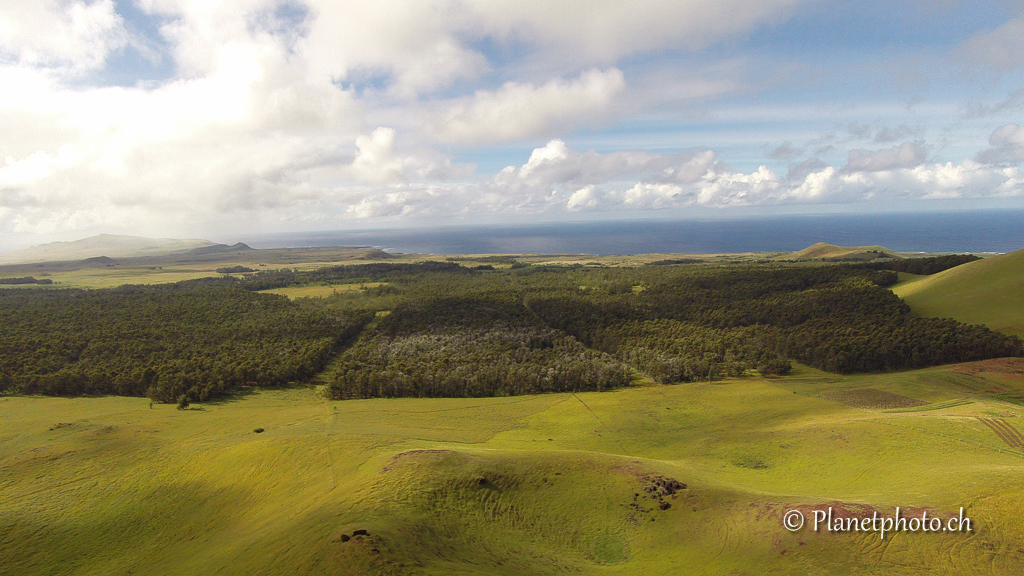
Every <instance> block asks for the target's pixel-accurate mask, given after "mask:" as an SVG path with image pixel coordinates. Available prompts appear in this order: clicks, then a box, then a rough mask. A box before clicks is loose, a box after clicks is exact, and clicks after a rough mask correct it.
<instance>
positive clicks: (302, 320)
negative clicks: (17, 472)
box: [0, 285, 370, 402]
mask: <svg viewBox="0 0 1024 576" xmlns="http://www.w3.org/2000/svg"><path fill="white" fill-rule="evenodd" d="M369 319H370V316H368V315H366V314H341V313H336V312H334V313H327V312H313V311H309V310H303V309H301V308H299V307H298V306H296V305H295V304H293V303H291V302H289V301H288V300H287V298H285V297H283V296H275V295H270V294H256V293H253V292H249V291H246V290H242V289H239V288H213V289H211V288H186V287H180V286H173V285H172V286H169V287H133V286H126V287H122V288H118V289H112V290H93V291H83V290H28V289H24V290H4V291H0V324H2V325H3V326H4V328H3V332H2V333H0V390H3V391H6V392H17V393H39V394H56V395H80V394H120V395H126V396H149V397H150V398H153V399H154V400H158V401H164V402H171V401H177V400H178V399H179V398H180V397H181V396H182V395H186V396H188V397H190V398H191V399H192V400H206V399H209V398H211V397H213V396H216V395H218V394H221V393H223V392H225V391H227V390H230V389H232V388H237V387H239V386H246V385H249V386H277V385H283V384H286V383H288V382H290V381H294V380H301V379H304V378H308V377H310V376H312V375H313V374H315V373H316V372H318V371H319V370H320V369H322V367H323V366H324V364H325V363H326V362H327V360H328V359H329V358H330V357H331V355H332V354H333V353H334V352H335V351H337V349H338V346H339V345H340V344H342V343H343V342H345V341H347V340H349V339H351V338H353V337H354V336H356V334H358V332H359V330H360V329H361V328H362V326H363V325H364V324H365V323H366V322H367V321H369Z"/></svg>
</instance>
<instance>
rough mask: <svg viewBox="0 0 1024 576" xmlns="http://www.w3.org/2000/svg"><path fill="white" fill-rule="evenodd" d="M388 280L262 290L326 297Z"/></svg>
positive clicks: (274, 292) (286, 294) (369, 286)
mask: <svg viewBox="0 0 1024 576" xmlns="http://www.w3.org/2000/svg"><path fill="white" fill-rule="evenodd" d="M382 284H387V282H363V283H361V284H304V285H302V286H288V287H287V288H274V289H272V290H261V292H266V293H268V294H281V295H282V296H287V297H289V298H291V299H292V300H294V299H296V298H324V297H326V296H330V295H332V294H335V293H338V292H353V291H356V290H365V289H366V288H376V287H377V286H380V285H382Z"/></svg>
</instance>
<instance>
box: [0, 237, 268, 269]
mask: <svg viewBox="0 0 1024 576" xmlns="http://www.w3.org/2000/svg"><path fill="white" fill-rule="evenodd" d="M238 245H239V244H236V245H235V246H238ZM211 246H225V245H224V244H215V243H213V242H210V241H209V240H177V239H173V238H143V237H140V236H118V235H114V234H100V235H98V236H92V237H90V238H84V239H82V240H75V241H73V242H51V243H49V244H43V245H41V246H33V247H32V248H26V249H24V250H17V251H14V252H5V253H0V264H27V263H33V262H55V261H63V260H86V259H89V258H99V257H101V256H104V257H107V258H131V257H136V256H161V255H164V254H174V253H178V252H189V251H191V250H197V249H203V248H207V247H211ZM241 246H245V245H244V244H241ZM228 248H233V247H228ZM244 249H249V247H248V246H245V248H244Z"/></svg>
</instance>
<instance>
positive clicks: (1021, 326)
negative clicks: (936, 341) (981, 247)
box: [893, 250, 1024, 337]
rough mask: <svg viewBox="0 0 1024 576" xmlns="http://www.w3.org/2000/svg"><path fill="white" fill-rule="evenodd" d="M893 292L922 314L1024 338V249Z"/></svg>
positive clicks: (906, 284) (910, 283)
mask: <svg viewBox="0 0 1024 576" xmlns="http://www.w3.org/2000/svg"><path fill="white" fill-rule="evenodd" d="M893 292H895V293H896V295H897V296H899V297H901V298H903V300H904V301H905V302H906V303H907V304H909V305H910V308H911V310H913V311H914V312H915V313H917V314H920V315H921V316H938V317H942V318H953V319H955V320H959V321H961V322H967V323H970V324H984V325H986V326H988V327H989V328H991V329H993V330H999V331H1000V332H1004V333H1006V334H1015V335H1017V336H1021V337H1024V250H1018V251H1016V252H1010V253H1009V254H1001V255H999V256H993V257H991V258H982V259H981V260H975V261H974V262H968V263H967V264H961V265H960V266H957V267H955V268H950V269H949V270H944V271H942V272H939V273H938V274H932V275H931V276H921V277H918V278H914V279H913V280H910V281H908V282H904V283H901V284H899V285H897V286H896V287H895V288H894V289H893Z"/></svg>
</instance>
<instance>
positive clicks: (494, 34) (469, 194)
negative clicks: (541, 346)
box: [0, 0, 1022, 235]
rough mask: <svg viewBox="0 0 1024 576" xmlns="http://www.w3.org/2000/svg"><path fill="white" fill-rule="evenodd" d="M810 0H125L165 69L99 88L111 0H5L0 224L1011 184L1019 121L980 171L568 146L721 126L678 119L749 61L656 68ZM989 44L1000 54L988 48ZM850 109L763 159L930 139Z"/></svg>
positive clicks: (751, 62)
mask: <svg viewBox="0 0 1024 576" xmlns="http://www.w3.org/2000/svg"><path fill="white" fill-rule="evenodd" d="M802 1H803V0H714V1H712V0H677V1H673V2H669V1H661V0H648V1H641V2H633V3H622V2H619V1H614V0H595V1H593V2H589V3H588V6H587V9H586V10H585V11H581V10H580V9H579V3H578V2H575V1H570V0H548V1H545V2H540V1H533V0H458V1H452V0H394V1H391V2H387V3H369V2H364V1H356V0H222V1H218V2H198V1H194V0H138V1H136V2H134V6H135V7H136V8H138V9H139V10H141V11H142V12H143V13H144V16H145V17H149V18H151V20H149V22H148V24H152V25H153V26H155V27H156V28H158V32H151V31H149V30H148V28H147V33H152V34H158V35H159V38H155V37H154V38H152V39H151V40H152V43H151V44H149V45H148V46H150V48H152V49H154V50H159V51H161V53H160V54H159V57H160V58H163V59H164V60H165V61H167V62H169V63H170V64H171V65H172V66H171V68H170V69H169V71H168V74H170V77H166V78H163V79H159V80H153V81H148V82H145V83H141V82H140V83H138V84H136V85H133V86H131V87H117V86H113V87H111V86H104V85H102V84H103V80H104V79H105V77H104V74H105V73H106V72H109V70H108V69H107V68H105V66H118V65H121V64H119V62H120V61H118V60H117V58H114V56H116V55H118V54H119V51H130V50H133V49H136V50H137V49H138V45H137V42H136V40H137V39H135V38H134V37H133V36H132V34H134V33H135V32H129V31H126V30H135V31H136V32H137V31H138V30H139V29H140V27H139V25H138V22H135V21H132V22H130V23H129V24H127V25H126V23H125V21H124V19H123V18H122V17H121V16H120V15H119V14H118V13H117V10H116V9H117V6H118V5H119V4H118V3H116V2H115V1H114V0H21V1H18V2H15V1H13V0H0V232H9V231H15V230H17V231H24V230H49V231H53V230H86V229H90V231H93V230H96V227H107V226H112V225H115V224H117V223H122V224H123V223H124V222H127V221H131V222H138V223H139V224H138V226H139V227H140V228H139V229H140V230H141V229H149V230H155V229H156V228H155V227H154V226H155V225H157V224H160V223H166V228H164V230H166V232H163V233H166V234H169V235H171V234H175V233H176V232H175V230H180V229H181V228H180V226H183V225H184V224H185V223H188V222H220V221H222V220H224V218H225V215H226V214H227V215H234V218H235V221H237V222H247V223H248V222H257V223H260V222H262V223H269V224H268V225H269V226H277V224H275V223H280V222H286V221H287V222H301V223H303V225H308V226H316V225H320V226H331V225H336V224H337V222H339V221H341V220H343V219H346V218H405V217H410V216H421V217H428V216H438V217H440V216H452V215H473V214H477V213H486V212H490V213H502V212H513V211H514V212H522V213H529V212H545V211H586V210H627V209H663V208H679V207H684V206H691V205H700V206H722V207H725V206H737V205H746V206H749V205H759V204H773V203H775V204H777V203H813V202H854V201H863V200H865V199H870V198H880V197H886V196H887V195H900V194H902V195H904V196H906V197H914V198H938V197H964V198H967V197H974V196H985V195H1003V196H1014V195H1019V193H1020V186H1021V185H1020V174H1019V168H1016V167H1013V166H1009V167H1007V166H1005V164H1012V163H1014V162H1018V163H1019V162H1020V161H1021V158H1022V153H1021V147H1022V144H1021V142H1020V127H1019V126H1017V125H1016V124H1008V125H1006V126H1003V127H1002V128H999V129H998V130H996V131H995V132H993V133H992V136H991V138H990V148H989V149H988V150H985V151H983V152H981V153H980V154H978V155H977V156H976V160H975V161H963V162H960V163H947V164H929V163H926V152H927V150H928V148H927V147H926V146H925V144H924V142H922V141H914V142H903V143H902V144H900V145H898V146H893V147H892V148H887V149H882V150H867V149H858V150H852V151H849V156H848V161H847V162H846V164H845V166H838V165H836V166H832V165H830V164H829V163H827V162H824V161H822V160H820V159H818V158H811V159H809V160H804V161H802V162H798V163H796V164H794V165H792V166H790V168H789V171H788V173H786V174H781V175H780V174H779V173H776V172H775V171H774V170H772V169H771V168H769V167H764V166H762V167H757V168H753V167H745V168H743V169H735V168H730V167H729V166H728V165H727V164H726V163H725V161H724V160H723V158H724V157H720V155H719V153H718V152H716V151H715V150H712V149H710V148H708V147H706V145H704V144H703V143H699V142H698V143H696V144H698V145H699V146H700V147H694V148H691V149H689V150H687V151H685V152H677V153H658V152H651V151H648V150H642V149H628V150H626V149H623V150H618V151H613V152H595V151H585V150H582V149H579V150H578V149H575V148H573V147H572V146H570V145H568V144H567V143H566V141H572V138H573V134H574V132H576V131H578V130H579V129H581V128H586V127H592V126H596V125H600V124H606V123H609V122H615V121H619V120H621V119H622V118H623V117H624V114H625V113H626V112H636V111H638V110H643V111H644V112H643V113H644V114H646V113H647V112H652V114H651V115H649V116H647V115H643V116H634V117H633V118H632V119H633V120H636V121H638V122H639V123H649V124H648V125H653V123H654V121H659V122H660V121H661V120H662V119H665V118H669V117H671V118H672V119H673V121H675V120H678V119H680V118H682V115H681V114H683V112H685V114H689V115H691V116H687V118H692V117H693V115H699V114H703V113H707V118H709V119H711V121H714V120H713V117H714V116H715V114H714V112H713V111H710V112H709V111H702V110H690V109H686V110H685V111H683V110H682V108H681V107H680V104H679V102H682V101H684V100H685V101H686V102H687V103H688V104H687V105H689V103H692V102H701V101H705V102H706V101H708V99H711V98H717V97H720V96H722V95H724V94H737V93H739V92H741V91H743V90H745V89H747V88H749V85H747V84H746V83H745V82H743V81H741V80H740V79H741V78H744V77H746V76H749V75H751V74H752V70H755V69H757V68H758V67H759V66H760V62H759V61H757V60H756V59H754V58H746V57H740V58H735V59H734V61H733V62H731V63H729V64H727V65H723V66H724V67H723V68H722V69H721V70H717V71H716V70H714V69H713V68H715V67H714V66H713V65H702V64H699V63H698V64H694V65H693V66H691V67H686V66H683V67H675V66H674V65H673V66H667V65H664V66H662V64H664V62H666V61H668V60H672V61H673V62H675V61H676V60H682V59H686V58H687V57H688V56H687V55H686V54H685V53H684V52H686V51H689V50H700V49H703V48H706V47H708V46H712V45H714V44H716V43H721V42H723V41H729V40H730V39H734V38H736V37H737V35H740V34H743V33H746V32H749V31H751V30H754V29H755V28H757V27H759V26H770V25H771V24H773V23H776V22H780V21H781V20H782V19H784V18H786V17H788V16H789V15H790V14H793V13H794V12H795V11H796V10H798V9H799V4H800V3H801V2H802ZM808 1H809V0H808ZM120 5H122V6H123V5H124V4H120ZM1013 26H1015V24H1013V23H1012V22H1011V23H1009V24H1007V25H1006V26H1004V27H1003V29H1000V30H1003V31H1002V32H1000V31H999V30H997V31H993V32H992V33H991V34H989V35H987V36H984V37H979V38H977V39H975V40H974V41H972V42H974V44H971V46H975V48H972V50H975V51H976V52H977V54H980V55H981V56H978V57H979V58H990V57H991V58H997V57H1001V58H1004V59H1005V62H1006V63H1005V66H1015V65H1019V63H1018V64H1013V62H1014V61H1015V60H1014V58H1017V56H1016V55H1017V54H1019V51H1018V50H1017V49H1018V48H1019V46H1018V45H1017V44H1015V42H1017V40H1016V39H1015V38H1016V37H1015V36H1013V32H1014V30H1016V29H1015V28H1014V27H1013ZM133 46H134V47H135V48H133ZM985 46H988V47H989V48H991V47H993V46H995V48H992V50H991V54H990V55H989V56H985V54H989V52H986V50H987V49H988V48H985V49H983V48H984V47H985ZM1000 50H1003V51H1009V52H1010V54H1009V55H1008V56H1007V55H1005V54H1003V55H1001V56H1000V53H999V51H1000ZM137 51H138V50H137ZM993 54H994V56H993ZM997 59H998V58H997ZM507 60H511V61H512V62H511V63H509V62H508V61H507ZM695 61H696V59H695ZM111 62H114V63H113V64H111ZM638 62H640V64H638ZM659 62H660V63H661V64H659ZM993 62H994V61H993ZM997 64H998V63H996V64H993V65H997ZM999 65H1004V64H999ZM659 66H662V67H661V68H659ZM624 70H625V72H624ZM666 70H668V72H665V71H666ZM772 70H773V71H774V70H776V69H774V68H773V69H772ZM662 72H665V73H664V75H661V74H662ZM91 82H92V84H90V83H91ZM779 82H780V83H782V81H781V80H780V81H779ZM128 84H131V82H128ZM1014 98H1015V97H1014ZM1014 102H1016V101H1015V100H1014V101H1013V102H1010V103H1009V104H1007V105H1006V106H1010V105H1015V104H1014ZM1000 106H1001V105H1000ZM662 107H664V108H662ZM752 108H753V107H752ZM1003 108H1005V106H1004V107H1003ZM669 109H670V111H669V112H668V113H667V114H668V115H666V113H665V110H669ZM1001 109H1002V108H1001ZM624 111H625V112H624ZM772 113H773V112H772V111H767V112H763V114H765V115H766V116H771V114H772ZM843 118H844V120H842V122H841V123H837V124H835V125H833V126H831V128H829V127H828V126H824V125H823V126H820V127H818V128H815V129H814V130H819V129H820V130H829V129H832V130H834V131H836V132H837V133H838V134H841V136H840V135H838V134H831V135H830V136H829V137H828V138H825V139H823V140H822V141H821V142H819V143H817V144H815V143H813V142H801V143H799V144H798V145H795V144H793V143H792V142H790V141H786V142H784V143H783V144H782V145H780V146H778V147H776V148H775V149H773V150H770V151H769V150H768V149H767V148H766V149H764V150H762V153H763V152H768V153H769V156H770V157H771V158H774V159H777V160H781V161H784V162H790V161H792V162H797V161H798V160H799V159H800V157H801V155H802V154H803V152H802V151H801V150H803V149H806V150H809V151H815V150H816V152H814V153H815V154H816V155H818V156H821V157H822V158H826V159H830V160H834V159H835V158H834V155H831V154H830V155H828V156H825V154H827V153H829V152H832V151H837V152H839V151H842V152H846V149H845V148H844V146H846V144H847V143H848V142H849V141H850V138H856V139H859V140H862V141H865V142H870V140H871V139H872V138H874V141H875V142H876V143H878V144H880V145H881V144H884V145H885V146H888V145H889V144H888V143H890V142H892V143H893V144H895V143H897V142H901V141H903V140H908V139H913V138H919V137H923V136H921V135H920V134H921V133H919V132H917V131H916V129H912V128H908V127H907V126H906V125H901V124H899V120H896V121H893V122H891V125H895V126H896V127H895V128H891V129H886V128H883V129H881V130H877V131H875V130H874V129H872V128H871V127H870V126H868V125H866V124H856V123H855V124H850V125H849V129H848V130H846V131H844V130H843V129H842V127H844V126H846V125H847V124H848V122H847V121H848V120H849V118H850V117H849V116H844V117H843ZM652 119H655V120H653V121H652ZM829 121H832V120H831V119H830V120H829ZM882 121H883V119H875V120H872V122H876V123H877V122H882ZM876 127H877V124H876ZM990 129H991V126H989V127H987V128H986V130H990ZM659 130H660V128H659ZM786 133H787V134H788V133H790V132H786ZM793 133H795V132H793ZM614 137H617V135H615V136H613V138H614ZM709 137H714V136H709ZM534 138H544V139H545V140H548V142H547V144H545V145H543V146H537V147H536V149H534V150H532V153H530V154H529V155H527V154H523V157H522V158H516V159H515V160H514V161H511V162H510V163H514V165H512V166H509V167H507V168H505V169H503V170H500V171H499V172H498V173H496V174H495V173H489V174H479V175H478V174H476V173H475V172H474V167H473V166H471V165H464V164H460V163H458V161H457V160H456V159H457V156H458V155H459V154H471V153H475V152H476V150H477V149H478V148H477V147H478V146H481V145H486V144H494V143H499V144H503V145H504V144H508V143H513V144H515V146H519V145H522V142H523V141H524V140H529V139H534ZM769 138H770V137H763V136H759V137H757V138H756V139H754V138H751V141H752V142H754V143H753V144H750V146H754V147H756V146H757V145H758V144H759V143H761V142H765V141H767V140H769ZM780 139H781V138H780ZM645 145H649V146H657V147H659V148H660V149H662V150H665V149H669V150H671V149H678V147H680V146H691V145H693V143H686V144H681V143H679V142H678V141H676V140H667V141H661V142H657V143H655V142H650V143H648V142H646V141H645ZM721 145H722V146H725V147H729V148H732V147H733V146H734V145H732V144H729V143H728V142H722V143H721ZM739 145H740V146H742V144H739ZM515 146H512V147H509V149H514V148H515ZM600 146H604V147H607V148H613V147H614V146H615V144H614V140H611V139H610V140H607V141H604V142H602V143H601V144H600ZM861 146H866V144H861ZM625 147H627V146H623V148H625ZM438 150H448V151H450V152H449V154H452V155H454V156H453V157H449V156H447V155H446V154H445V153H441V152H439V151H438ZM485 150H486V149H485ZM495 150H499V151H500V149H499V148H491V149H490V151H491V152H494V151H495ZM467 151H471V152H467ZM485 153H486V152H485ZM502 153H504V152H502ZM741 154H742V153H741ZM752 154H756V149H755V150H754V152H753V153H752ZM728 155H733V152H732V151H730V152H729V154H728ZM741 157H742V156H741ZM834 163H835V162H833V164H834ZM996 164H1000V165H998V166H997V165H996Z"/></svg>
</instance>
